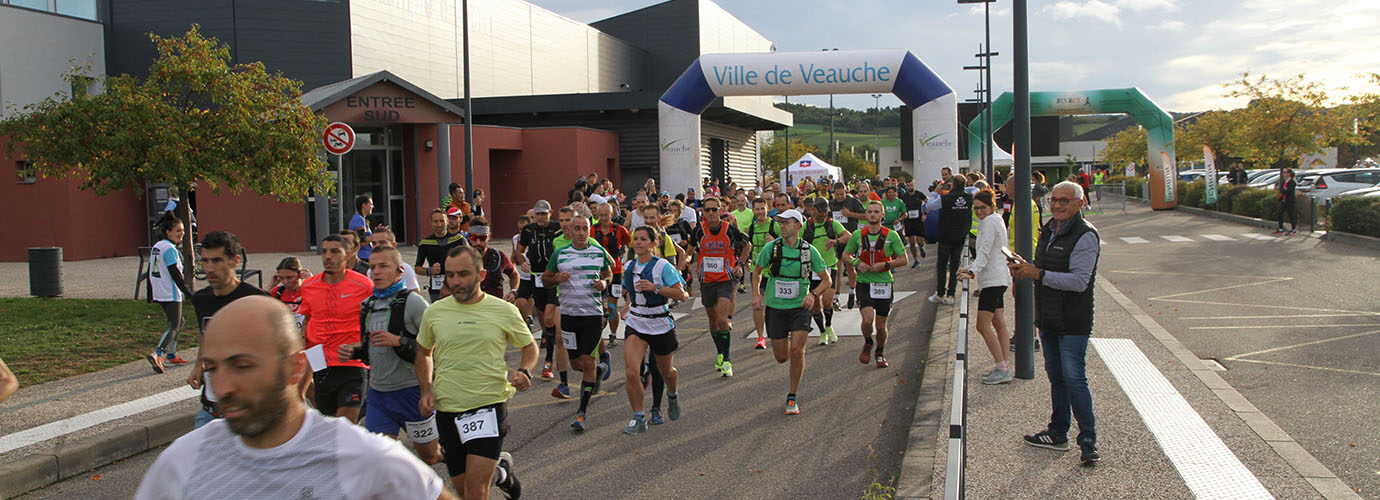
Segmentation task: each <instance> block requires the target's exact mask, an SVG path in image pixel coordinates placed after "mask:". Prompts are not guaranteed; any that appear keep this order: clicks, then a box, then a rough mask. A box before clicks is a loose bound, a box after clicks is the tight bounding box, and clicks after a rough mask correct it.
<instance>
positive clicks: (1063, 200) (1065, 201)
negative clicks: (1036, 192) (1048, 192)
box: [1049, 198, 1082, 205]
mask: <svg viewBox="0 0 1380 500" xmlns="http://www.w3.org/2000/svg"><path fill="white" fill-rule="evenodd" d="M1075 201H1082V199H1081V198H1050V199H1049V203H1050V204H1051V205H1067V204H1069V203H1073V202H1075Z"/></svg>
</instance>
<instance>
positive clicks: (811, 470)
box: [23, 258, 936, 499]
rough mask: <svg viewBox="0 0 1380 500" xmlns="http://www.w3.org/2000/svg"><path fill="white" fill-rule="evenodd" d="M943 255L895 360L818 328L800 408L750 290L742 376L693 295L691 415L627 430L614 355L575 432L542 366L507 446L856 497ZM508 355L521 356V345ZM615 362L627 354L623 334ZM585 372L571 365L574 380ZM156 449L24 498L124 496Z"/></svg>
mask: <svg viewBox="0 0 1380 500" xmlns="http://www.w3.org/2000/svg"><path fill="white" fill-rule="evenodd" d="M933 262H934V261H933V259H932V258H931V259H926V260H925V265H922V266H921V267H920V268H919V269H915V270H909V269H908V270H905V271H901V272H900V273H899V274H900V276H899V283H898V285H897V288H896V290H897V291H898V292H902V291H915V292H917V293H914V294H912V295H909V296H907V297H905V298H904V299H902V300H900V301H899V302H898V303H897V305H896V306H895V308H894V309H893V312H892V322H893V324H892V332H893V334H892V337H891V340H890V342H889V345H888V348H887V358H888V360H889V361H890V363H891V367H890V368H887V369H878V368H876V367H875V366H874V365H867V366H864V365H860V364H859V363H858V361H857V356H858V351H859V348H860V347H861V345H862V340H861V337H858V336H849V334H850V333H854V334H856V332H847V331H842V330H840V331H839V332H838V333H839V334H840V336H841V340H840V342H839V343H838V344H835V345H831V346H817V345H815V339H811V341H810V343H809V344H808V346H807V348H806V370H805V377H804V380H803V381H802V385H801V389H800V391H799V401H800V405H801V409H802V413H801V414H800V415H797V416H786V415H784V407H785V395H786V392H787V365H779V364H777V363H776V362H775V360H774V359H773V358H772V356H771V354H770V352H769V351H757V350H754V349H752V341H750V340H744V339H743V338H744V337H745V336H747V335H749V332H751V330H752V327H751V312H750V309H749V307H750V302H751V300H750V295H740V296H739V299H738V310H737V312H736V313H735V319H736V321H735V322H734V324H735V329H734V331H735V337H734V338H735V341H734V344H733V355H734V372H735V376H734V377H733V378H722V377H720V376H719V375H718V373H717V372H715V371H714V369H713V363H714V361H713V358H714V354H715V352H714V347H713V342H712V341H711V340H710V339H709V338H708V336H707V335H706V325H707V319H706V318H705V316H704V312H703V309H699V308H694V307H693V305H692V303H690V302H687V303H685V304H682V305H681V306H680V307H679V308H677V309H676V312H684V313H688V316H686V317H685V318H684V319H681V320H679V321H678V327H679V328H678V333H679V335H680V340H681V347H680V350H679V351H677V353H676V366H677V368H678V369H679V370H680V374H681V388H680V394H681V396H680V397H681V401H682V405H683V406H682V407H683V415H682V417H681V419H680V420H679V421H676V422H669V421H668V422H667V423H666V424H665V425H660V426H649V427H650V428H649V432H647V433H645V434H642V435H639V436H626V435H624V434H622V433H621V429H622V428H623V426H624V425H626V424H627V421H628V419H629V418H630V416H631V410H630V409H629V407H628V401H627V396H626V395H625V393H624V392H623V391H622V388H623V384H624V379H623V375H622V371H621V370H619V369H615V371H614V374H613V375H612V376H611V377H610V378H609V380H608V381H607V382H605V383H604V386H603V390H604V392H603V393H601V394H600V395H598V396H596V399H595V400H594V401H593V402H591V404H590V410H589V415H588V420H587V426H588V430H587V431H585V432H584V433H583V434H575V433H573V432H572V431H571V429H570V428H569V423H570V420H571V419H572V418H573V416H574V413H575V410H576V408H577V407H578V400H569V401H559V400H556V399H553V398H552V397H551V396H550V392H551V389H552V387H553V386H554V383H553V382H550V381H540V380H539V381H538V382H537V383H536V384H535V385H534V387H533V389H532V390H530V391H527V392H524V393H520V394H518V395H517V396H516V397H515V398H514V399H513V400H512V401H511V402H510V405H511V406H510V408H511V410H512V411H511V417H510V418H511V420H510V425H511V429H512V431H511V433H510V435H509V438H508V439H507V442H506V443H505V448H506V449H507V450H508V451H510V452H512V453H513V455H514V457H515V461H516V462H517V463H516V469H517V471H518V474H519V477H520V478H521V479H522V481H523V486H524V488H523V489H524V492H525V493H526V494H527V496H528V498H554V497H564V498H712V497H744V496H752V497H755V498H857V497H859V496H861V495H862V493H863V491H864V490H865V489H866V488H867V487H868V486H869V485H870V484H872V483H874V482H877V483H881V484H894V481H895V476H896V474H897V473H898V472H899V470H900V464H901V458H902V453H903V452H904V450H905V449H906V445H907V432H908V430H909V427H910V424H911V420H912V417H913V414H914V407H915V403H916V397H917V395H918V393H919V389H920V376H921V373H923V370H924V362H925V356H926V354H927V352H928V349H929V338H930V328H931V325H932V324H933V318H934V314H935V311H936V306H935V305H933V304H930V303H928V302H926V301H925V296H927V295H928V294H929V290H930V288H931V287H932V285H931V283H932V282H933V272H934V271H933ZM696 300H697V299H696ZM856 314H857V313H856V311H855V310H854V311H848V310H845V311H843V312H841V313H838V314H837V315H836V317H835V321H836V323H849V322H850V321H849V320H848V319H846V317H847V316H850V315H856ZM509 357H510V363H509V364H510V365H512V364H515V363H516V353H515V352H510V353H509ZM614 365H615V367H619V366H622V352H621V345H620V347H618V348H616V349H615V354H614ZM578 376H579V375H578V372H574V373H572V374H571V378H572V380H574V379H576V378H577V377H578ZM648 398H649V399H650V394H649V395H648ZM157 451H161V449H160V450H157ZM157 451H151V452H148V453H144V454H141V455H138V456H135V457H130V458H129V459H126V460H123V461H121V462H119V463H116V464H112V465H109V466H106V467H103V468H100V469H97V470H94V471H91V472H90V473H88V474H85V475H81V476H76V477H74V478H71V479H68V480H66V481H63V482H60V483H58V484H54V485H52V486H49V487H47V488H44V489H41V490H37V491H34V492H31V493H30V494H29V495H26V496H25V497H23V498H35V499H38V498H75V497H85V498H110V497H126V496H128V495H131V494H133V492H134V491H135V489H137V487H138V483H139V480H140V478H141V477H142V476H143V473H144V471H145V470H147V468H148V467H149V466H150V465H151V464H152V462H153V460H154V458H155V457H156V452H157ZM438 471H439V472H441V474H442V475H443V477H444V476H445V473H444V469H443V468H440V467H438ZM97 478H99V479H97ZM493 497H494V498H498V497H499V495H498V493H497V490H495V493H494V494H493Z"/></svg>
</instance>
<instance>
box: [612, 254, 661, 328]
mask: <svg viewBox="0 0 1380 500" xmlns="http://www.w3.org/2000/svg"><path fill="white" fill-rule="evenodd" d="M661 261H665V259H662V258H660V257H652V260H651V261H650V262H647V265H646V266H644V267H643V268H642V270H641V271H639V272H638V273H637V275H636V276H637V277H638V278H640V279H644V280H647V281H650V282H652V283H656V279H654V278H655V271H656V267H657V262H661ZM631 264H632V265H634V266H635V265H637V262H635V261H634V262H632V263H631ZM666 264H667V265H670V262H669V261H667V262H666ZM633 276H634V275H633V273H624V275H623V289H624V290H627V291H629V292H632V296H633V305H635V306H638V307H658V306H664V305H666V303H667V302H669V299H667V298H666V296H665V295H662V294H659V293H656V292H654V291H652V292H639V291H637V290H636V289H635V288H633V285H634V284H636V283H637V281H635V280H633ZM637 297H642V303H640V304H639V303H638V301H637ZM669 314H670V313H667V314H666V315H669ZM639 316H640V315H639ZM656 317H660V316H656Z"/></svg>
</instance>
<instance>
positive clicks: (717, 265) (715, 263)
mask: <svg viewBox="0 0 1380 500" xmlns="http://www.w3.org/2000/svg"><path fill="white" fill-rule="evenodd" d="M704 272H706V273H722V272H724V258H723V257H705V258H704Z"/></svg>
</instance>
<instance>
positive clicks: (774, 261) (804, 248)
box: [770, 239, 810, 279]
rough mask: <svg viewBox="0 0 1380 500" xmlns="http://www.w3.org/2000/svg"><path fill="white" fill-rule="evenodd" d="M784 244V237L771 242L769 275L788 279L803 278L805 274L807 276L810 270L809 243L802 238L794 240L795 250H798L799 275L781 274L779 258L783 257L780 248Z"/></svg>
mask: <svg viewBox="0 0 1380 500" xmlns="http://www.w3.org/2000/svg"><path fill="white" fill-rule="evenodd" d="M784 246H785V240H784V239H779V240H775V241H773V242H772V246H771V259H770V260H771V262H770V264H771V275H772V276H775V277H777V278H790V279H804V278H805V277H806V276H809V274H808V273H809V272H810V244H809V243H807V242H805V241H804V240H801V241H797V242H796V247H795V248H796V250H799V251H800V257H799V258H798V259H797V260H799V261H800V276H784V275H782V274H781V260H782V259H784V257H783V256H782V250H781V248H782V247H784Z"/></svg>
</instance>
